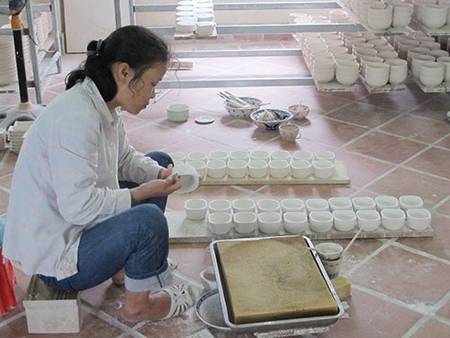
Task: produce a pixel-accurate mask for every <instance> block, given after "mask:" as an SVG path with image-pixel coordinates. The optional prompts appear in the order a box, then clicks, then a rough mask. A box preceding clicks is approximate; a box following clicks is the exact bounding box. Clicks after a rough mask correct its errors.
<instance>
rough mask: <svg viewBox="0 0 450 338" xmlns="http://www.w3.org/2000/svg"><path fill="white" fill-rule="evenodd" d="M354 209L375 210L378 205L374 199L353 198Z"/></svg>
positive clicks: (364, 197)
mask: <svg viewBox="0 0 450 338" xmlns="http://www.w3.org/2000/svg"><path fill="white" fill-rule="evenodd" d="M352 203H353V209H355V211H357V210H375V209H376V206H377V205H376V203H375V200H374V199H373V198H372V197H366V196H363V197H353V198H352Z"/></svg>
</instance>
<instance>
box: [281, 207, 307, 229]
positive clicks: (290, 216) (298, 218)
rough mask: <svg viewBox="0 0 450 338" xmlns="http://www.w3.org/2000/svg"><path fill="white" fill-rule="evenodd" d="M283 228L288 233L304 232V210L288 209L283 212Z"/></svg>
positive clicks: (305, 219)
mask: <svg viewBox="0 0 450 338" xmlns="http://www.w3.org/2000/svg"><path fill="white" fill-rule="evenodd" d="M283 219H284V230H285V231H286V232H288V233H290V234H300V233H303V232H305V230H306V228H307V226H308V215H307V214H306V212H299V211H289V212H286V213H284V215H283Z"/></svg>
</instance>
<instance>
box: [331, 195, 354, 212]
mask: <svg viewBox="0 0 450 338" xmlns="http://www.w3.org/2000/svg"><path fill="white" fill-rule="evenodd" d="M328 204H329V205H330V209H331V211H335V210H353V204H352V200H351V199H350V198H348V197H331V198H329V199H328Z"/></svg>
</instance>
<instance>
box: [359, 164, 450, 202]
mask: <svg viewBox="0 0 450 338" xmlns="http://www.w3.org/2000/svg"><path fill="white" fill-rule="evenodd" d="M367 189H369V190H371V191H374V192H376V193H379V194H386V195H393V196H397V197H399V196H401V195H419V196H421V197H422V198H423V200H424V202H425V207H427V208H428V207H432V206H434V205H435V204H436V203H438V202H440V201H442V200H443V199H444V198H446V197H447V196H448V193H449V191H450V182H448V181H446V180H443V179H439V178H435V177H430V176H427V175H424V174H421V173H417V172H414V171H411V170H408V169H402V168H400V169H396V170H394V171H393V172H392V173H390V174H388V175H386V176H385V177H383V178H382V179H380V180H379V181H377V182H374V183H373V184H371V185H370V186H368V187H367Z"/></svg>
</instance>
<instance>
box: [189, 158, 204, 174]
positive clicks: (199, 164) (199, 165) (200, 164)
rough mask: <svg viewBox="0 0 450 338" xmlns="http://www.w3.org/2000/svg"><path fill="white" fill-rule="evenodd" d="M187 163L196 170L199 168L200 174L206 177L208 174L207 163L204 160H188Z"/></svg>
mask: <svg viewBox="0 0 450 338" xmlns="http://www.w3.org/2000/svg"><path fill="white" fill-rule="evenodd" d="M187 164H189V165H190V166H192V167H193V168H194V169H195V170H197V172H198V175H199V176H201V177H205V175H206V163H205V162H203V161H187Z"/></svg>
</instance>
